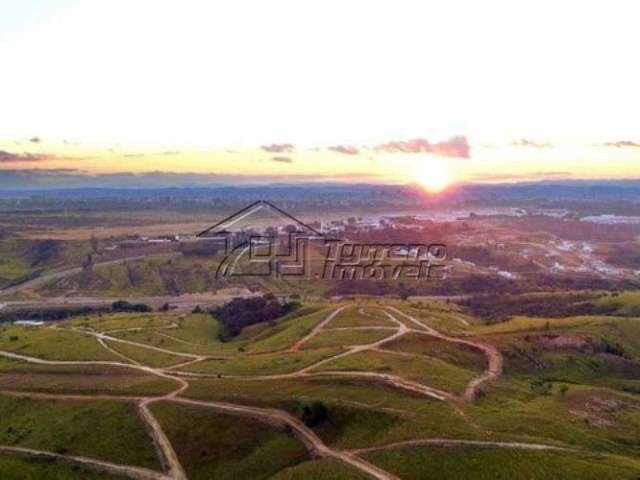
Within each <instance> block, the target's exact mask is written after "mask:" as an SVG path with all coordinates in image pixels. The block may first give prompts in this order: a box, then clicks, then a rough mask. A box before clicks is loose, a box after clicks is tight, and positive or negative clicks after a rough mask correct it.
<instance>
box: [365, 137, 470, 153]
mask: <svg viewBox="0 0 640 480" xmlns="http://www.w3.org/2000/svg"><path fill="white" fill-rule="evenodd" d="M374 150H376V151H378V152H386V153H432V154H434V155H439V156H441V157H459V158H469V152H470V150H471V147H470V146H469V142H468V141H467V138H466V137H463V136H457V137H452V138H450V139H449V140H446V141H444V142H438V143H431V142H429V140H427V139H426V138H414V139H411V140H399V141H398V140H395V141H390V142H387V143H383V144H380V145H377V146H375V147H374Z"/></svg>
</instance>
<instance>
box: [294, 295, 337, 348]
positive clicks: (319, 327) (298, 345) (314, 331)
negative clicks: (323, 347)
mask: <svg viewBox="0 0 640 480" xmlns="http://www.w3.org/2000/svg"><path fill="white" fill-rule="evenodd" d="M345 308H347V307H346V305H345V306H342V307H339V308H338V309H337V310H334V311H333V312H331V313H330V314H329V315H327V318H325V319H324V320H323V321H321V322H320V323H319V324H317V325H316V326H315V327H313V329H312V330H311V331H310V332H309V333H308V334H307V335H306V336H304V337H302V338H301V339H300V340H298V341H297V342H296V343H294V344H293V346H292V347H291V348H290V349H289V351H290V352H297V351H299V350H300V348H302V346H303V345H304V344H305V343H307V342H308V341H309V340H311V339H312V338H313V337H315V336H316V335H317V334H318V333H319V332H320V330H322V329H323V328H324V327H325V326H326V325H328V324H329V322H331V320H333V319H334V318H336V316H337V315H338V314H339V313H340V312H341V311H342V310H344V309H345Z"/></svg>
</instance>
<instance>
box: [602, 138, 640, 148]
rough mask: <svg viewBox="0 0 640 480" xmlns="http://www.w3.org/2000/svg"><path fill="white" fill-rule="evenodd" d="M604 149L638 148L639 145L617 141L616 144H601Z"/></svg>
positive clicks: (626, 141) (629, 141)
mask: <svg viewBox="0 0 640 480" xmlns="http://www.w3.org/2000/svg"><path fill="white" fill-rule="evenodd" d="M602 145H603V146H605V147H616V148H626V147H631V148H640V143H637V142H632V141H631V140H618V141H617V142H605V143H603V144H602Z"/></svg>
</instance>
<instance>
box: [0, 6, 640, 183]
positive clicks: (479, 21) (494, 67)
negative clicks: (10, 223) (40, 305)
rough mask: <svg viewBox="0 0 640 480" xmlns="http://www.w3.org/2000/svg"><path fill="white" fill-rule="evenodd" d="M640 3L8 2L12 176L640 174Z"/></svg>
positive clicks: (2, 91)
mask: <svg viewBox="0 0 640 480" xmlns="http://www.w3.org/2000/svg"><path fill="white" fill-rule="evenodd" d="M639 16H640V4H639V3H638V2H635V1H633V0H628V1H622V0H609V1H588V0H587V1H582V2H568V1H567V2H558V1H545V0H538V1H524V0H523V1H519V2H513V1H511V2H510V1H506V0H505V1H495V0H494V1H492V0H487V1H483V2H474V1H465V2H462V1H455V0H454V1H448V2H442V1H437V2H436V1H425V0H422V1H409V0H395V1H390V0H389V1H376V0H363V1H359V0H351V1H348V2H347V1H344V0H343V1H333V0H323V1H315V0H309V1H304V2H301V1H295V0H272V1H269V2H265V1H260V0H234V1H233V2H231V1H219V2H209V1H195V0H184V1H180V2H178V1H163V0H110V1H109V2H104V1H99V0H59V1H56V0H50V1H43V0H22V1H20V2H12V1H10V0H0V60H1V61H2V73H1V74H0V109H1V110H0V176H2V175H3V173H5V174H7V172H16V171H21V172H22V171H33V174H34V175H37V174H43V172H47V171H59V170H61V169H65V170H69V171H76V172H81V173H83V174H91V175H104V174H112V173H115V172H119V173H121V172H132V173H137V172H177V173H194V174H202V175H221V176H234V178H235V177H237V178H246V179H248V180H252V179H256V178H258V179H259V178H264V179H275V178H279V177H283V178H284V177H287V178H294V179H295V178H299V179H332V180H343V181H354V180H355V179H357V180H362V179H365V180H366V179H368V180H371V181H383V182H400V183H402V182H409V181H420V182H422V183H423V184H425V185H426V186H427V187H429V188H432V189H433V190H438V189H440V188H442V187H443V186H446V185H448V184H449V183H452V182H462V181H482V182H485V181H517V180H544V179H549V178H553V179H557V178H596V179H597V178H640V121H638V112H640V95H638V85H640V64H639V63H638V61H637V60H636V58H637V46H638V45H640V29H638V28H637V19H638V18H639ZM283 146H284V147H283Z"/></svg>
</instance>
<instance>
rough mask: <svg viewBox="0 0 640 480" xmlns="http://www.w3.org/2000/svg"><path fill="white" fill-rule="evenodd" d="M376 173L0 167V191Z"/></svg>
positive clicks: (313, 179) (330, 178)
mask: <svg viewBox="0 0 640 480" xmlns="http://www.w3.org/2000/svg"><path fill="white" fill-rule="evenodd" d="M379 177H380V176H379V175H376V174H362V173H344V174H337V175H312V174H286V175H242V174H238V175H227V174H203V173H177V172H165V171H155V172H145V173H134V172H126V171H125V172H115V173H100V174H91V173H88V172H85V171H82V170H76V169H64V168H62V169H6V170H0V190H12V191H15V190H30V189H45V188H46V189H75V188H135V189H139V188H188V187H220V186H225V185H264V184H274V183H300V182H305V183H322V182H328V183H331V182H369V181H372V180H375V179H377V178H379Z"/></svg>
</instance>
